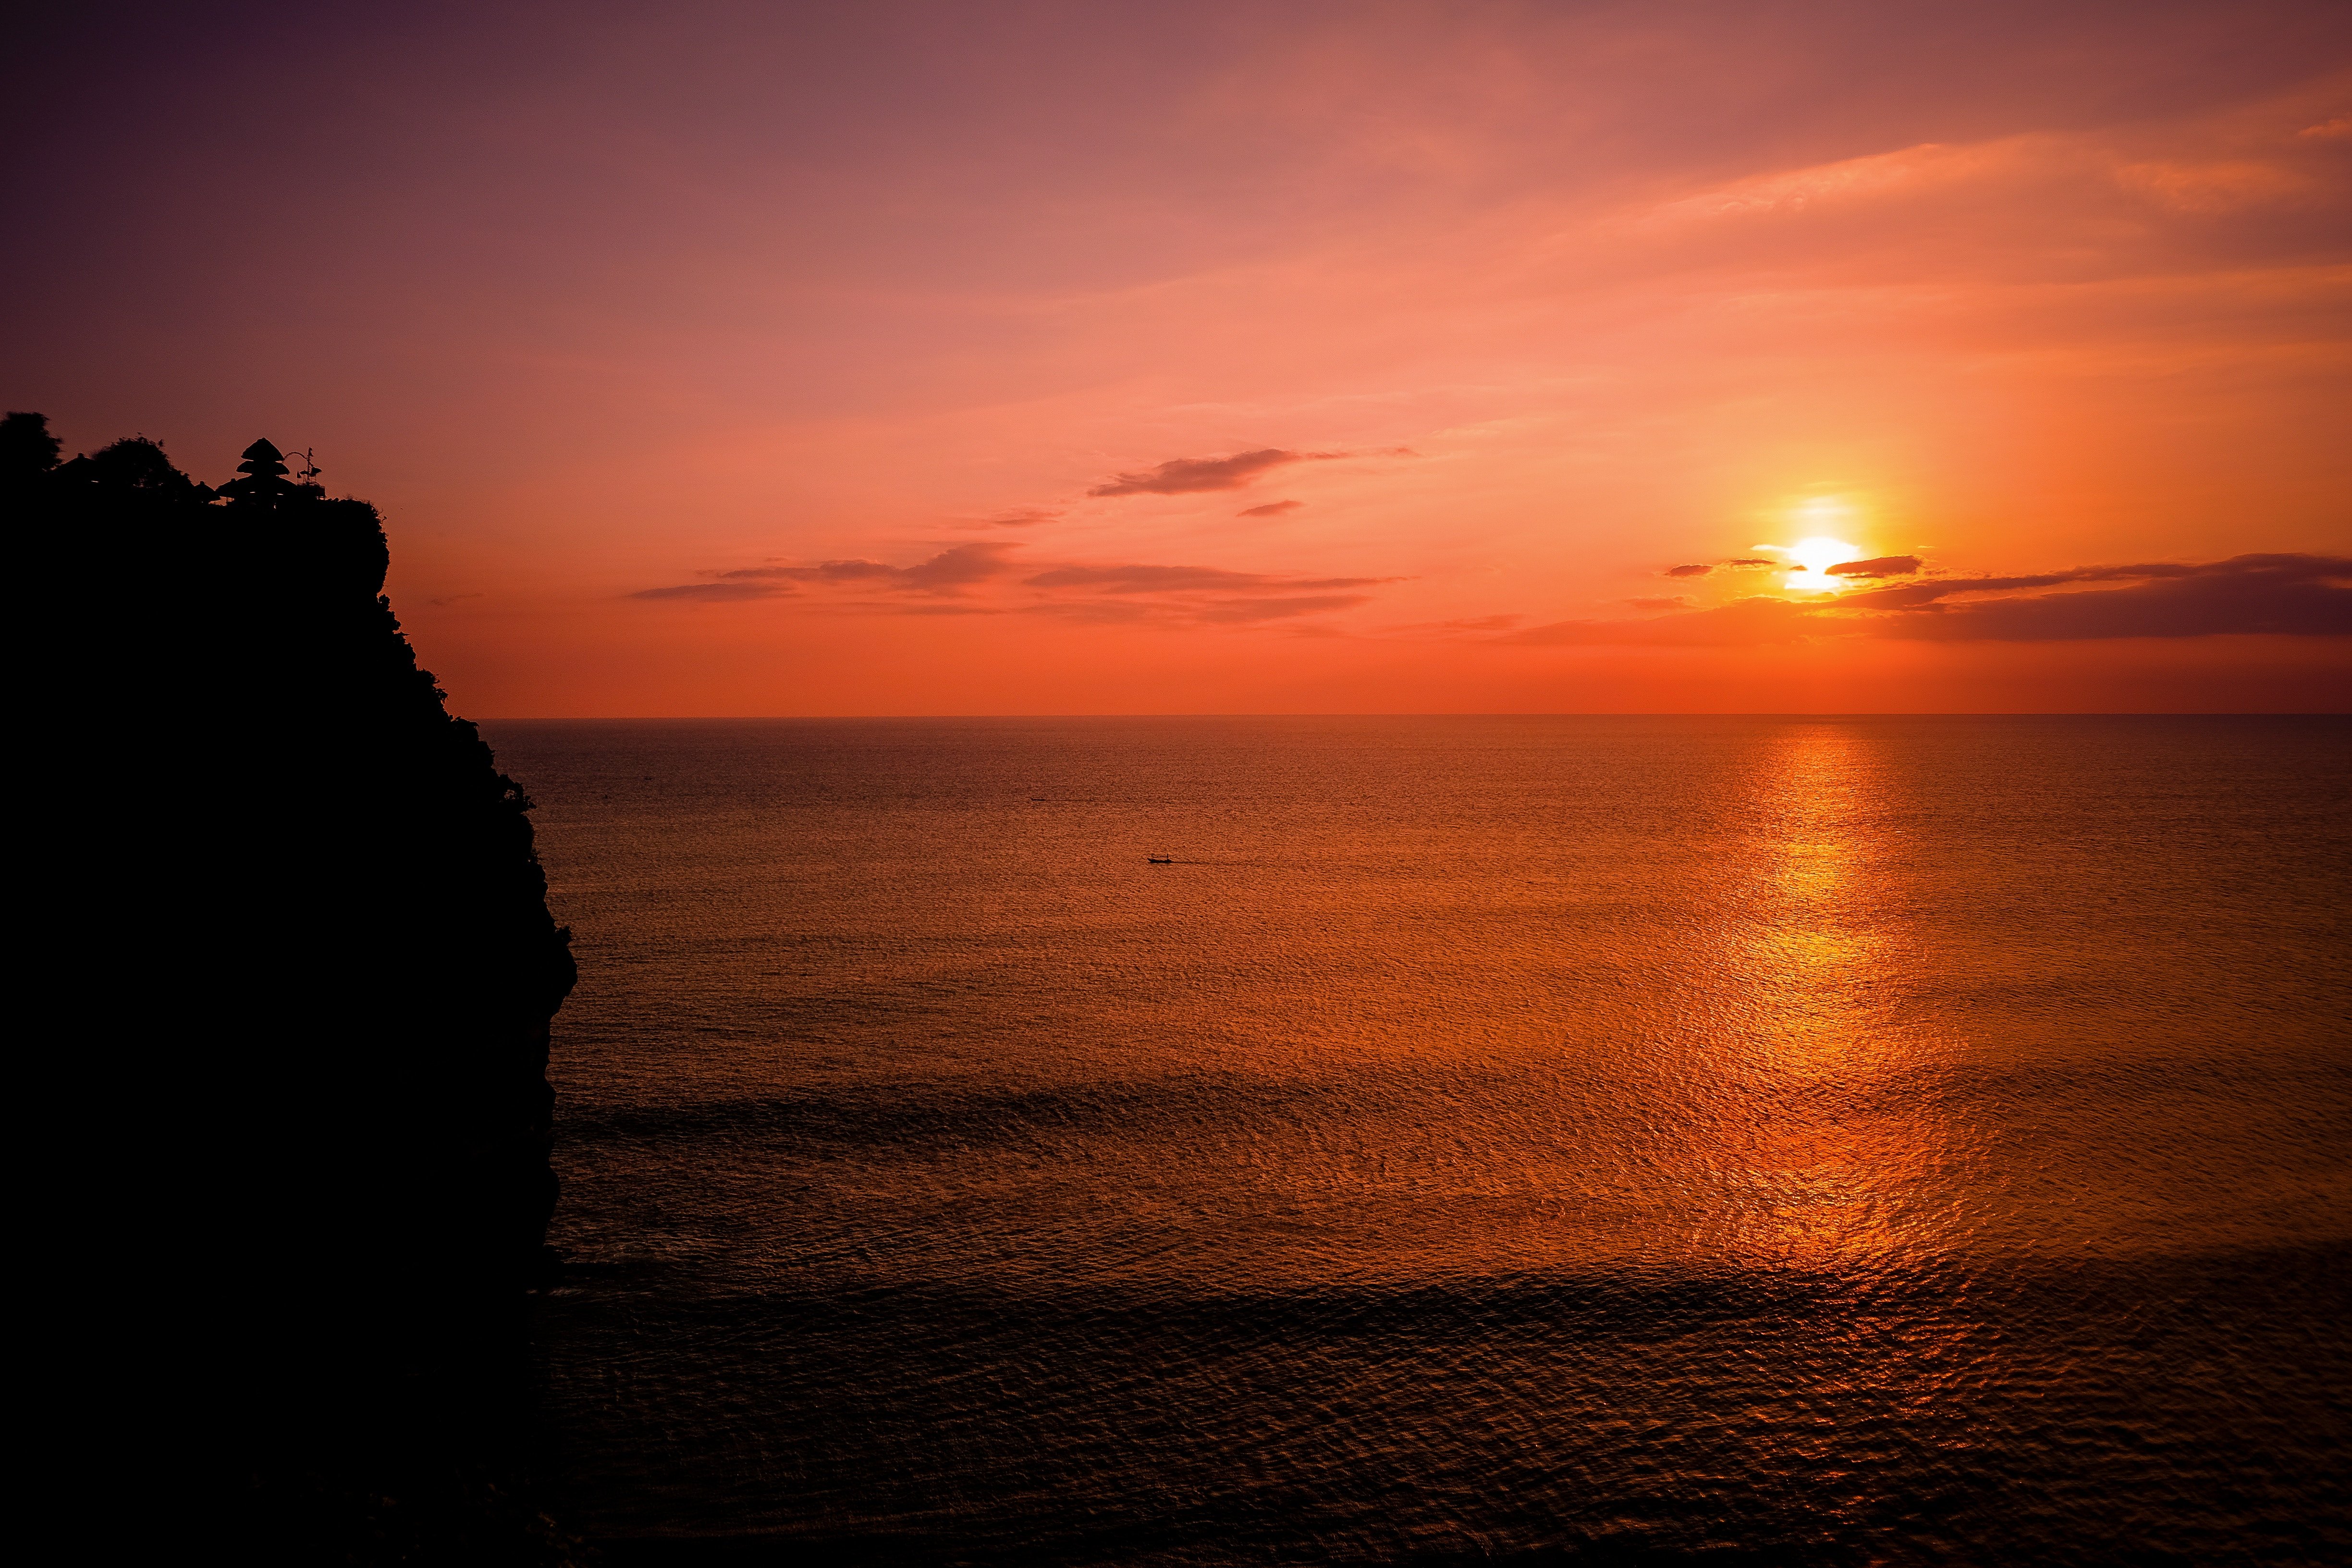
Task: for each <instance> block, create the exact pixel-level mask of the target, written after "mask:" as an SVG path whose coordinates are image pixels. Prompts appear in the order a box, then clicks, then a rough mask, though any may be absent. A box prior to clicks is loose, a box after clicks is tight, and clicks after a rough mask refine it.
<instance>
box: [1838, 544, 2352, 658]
mask: <svg viewBox="0 0 2352 1568" xmlns="http://www.w3.org/2000/svg"><path fill="white" fill-rule="evenodd" d="M2051 576H2054V577H2056V579H2057V580H2058V581H2059V582H2061V583H2076V582H2111V581H2116V580H2119V579H2125V578H2134V577H2136V578H2138V579H2140V580H2139V581H2137V583H2134V584H2132V585H2131V586H2129V587H2124V588H2110V589H2103V590H2093V591H2090V592H2082V591H2074V592H2067V593H2057V594H2037V595H2025V596H2003V597H1997V598H1973V597H1971V598H1969V599H1968V600H1967V601H1965V602H1963V603H1960V604H1948V603H1946V602H1945V601H1947V600H1948V599H1949V598H1951V597H1953V596H1955V595H1981V594H1986V593H1989V592H1997V591H1998V590H1995V589H1993V588H1991V587H1990V586H1989V584H2000V583H2013V584H2020V585H2022V586H2043V585H2045V579H2046V578H2047V577H2051ZM2346 584H2352V559H2347V558H2346V557H2343V556H2327V555H2284V554H2279V555H2235V556H2232V557H2231V558H2230V559H2229V560H2227V561H2216V562H2212V563H2208V564H2204V565H2194V566H2181V565H2178V564H2174V563H2159V564H2157V565H2153V566H2132V567H2117V566H2094V567H2083V568H2078V569H2077V570H2076V571H2074V572H2072V573H2061V574H2043V577H2042V578H2010V579H2001V578H1990V579H1987V578H1973V579H1971V578H1963V579H1960V580H1958V581H1957V582H1955V581H1952V580H1949V579H1946V580H1942V581H1938V582H1935V583H1922V584H1906V585H1904V586H1903V587H1900V588H1894V589H1880V590H1877V591H1876V592H1874V593H1868V594H1863V595H1855V596H1854V598H1853V599H1851V600H1846V601H1841V602H1840V604H1839V605H1838V606H1837V607H1838V608H1839V609H1841V610H1845V609H1848V608H1849V607H1851V608H1852V609H1853V610H1857V611H1863V612H1868V611H1872V610H1876V609H1880V608H1882V607H1891V609H1892V611H1893V613H1892V614H1888V615H1885V616H1881V617H1877V618H1876V620H1875V625H1874V626H1872V627H1871V631H1872V634H1873V635H1876V636H1879V637H1904V638H1921V639H1927V640H1933V641H1939V642H1958V641H1969V642H1978V641H1995V642H2074V641H2083V640H2088V639H2093V638H2106V637H2227V636H2249V635H2251V636H2273V637H2352V586H2347V585H2346ZM1885 595H1907V596H1906V597H1905V598H1903V599H1902V600H1900V601H1896V602H1895V603H1893V604H1892V605H1891V606H1889V605H1888V603H1887V600H1886V598H1885Z"/></svg>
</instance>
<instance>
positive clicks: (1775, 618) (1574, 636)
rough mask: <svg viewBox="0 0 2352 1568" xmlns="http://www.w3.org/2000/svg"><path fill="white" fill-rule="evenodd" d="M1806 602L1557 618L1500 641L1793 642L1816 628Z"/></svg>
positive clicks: (1759, 602) (1721, 644) (1771, 601)
mask: <svg viewBox="0 0 2352 1568" xmlns="http://www.w3.org/2000/svg"><path fill="white" fill-rule="evenodd" d="M1804 613H1805V606H1803V605H1796V604H1792V603H1790V602H1789V601H1788V600H1786V599H1741V600H1738V602H1736V603H1733V604H1729V605H1723V606H1722V607H1721V608H1719V609H1713V610H1693V611H1691V612H1690V613H1688V614H1687V615H1680V616H1658V617H1657V618H1656V619H1654V620H1645V621H1555V622H1553V623H1552V624H1551V625H1549V626H1529V627H1528V629H1527V630H1525V631H1523V632H1513V633H1512V634H1510V635H1509V636H1508V637H1497V638H1496V639H1495V640H1496V641H1497V642H1501V643H1507V644H1510V645H1513V646H1515V647H1571V646H1573V647H1591V646H1596V645H1601V644H1608V643H1619V644H1630V645H1632V646H1634V647H1752V646H1754V645H1756V644H1759V643H1775V642H1793V641H1795V640H1796V639H1797V638H1799V637H1803V636H1805V635H1806V634H1807V632H1808V631H1809V630H1810V629H1811V628H1809V627H1808V626H1806V625H1805V624H1804V619H1803V617H1804Z"/></svg>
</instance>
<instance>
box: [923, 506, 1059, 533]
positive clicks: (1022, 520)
mask: <svg viewBox="0 0 2352 1568" xmlns="http://www.w3.org/2000/svg"><path fill="white" fill-rule="evenodd" d="M1061 515H1062V514H1061V513H1060V512H1058V511H1048V510H1045V508H1043V507H1034V506H1031V507H1013V508H1011V509H1009V510H1004V511H999V512H992V513H990V514H989V515H988V516H986V517H968V518H964V519H962V520H961V521H957V522H951V523H950V524H948V526H949V527H950V528H972V529H977V528H1034V527H1036V526H1037V525H1038V524H1039V523H1041V522H1052V521H1055V519H1056V518H1058V517H1060V516H1061Z"/></svg>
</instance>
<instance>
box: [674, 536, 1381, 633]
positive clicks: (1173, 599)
mask: <svg viewBox="0 0 2352 1568" xmlns="http://www.w3.org/2000/svg"><path fill="white" fill-rule="evenodd" d="M1019 548H1021V547H1020V546H1019V545H1015V544H959V545H955V546H953V547H951V548H950V549H947V550H943V551H940V552H939V553H938V554H936V555H934V556H932V557H930V558H929V560H927V561H922V562H919V563H916V564H915V565H912V566H892V565H889V564H887V563H883V562H879V561H825V562H820V563H816V564H814V565H806V566H801V565H768V566H742V567H736V568H734V569H731V570H728V571H718V572H712V573H709V574H708V575H709V577H710V578H711V579H712V581H710V582H708V583H688V584H680V585H678V586H675V587H663V588H646V589H641V590H639V591H638V592H636V593H635V594H633V595H629V596H630V597H631V598H635V599H655V600H661V599H672V600H684V601H687V602H689V603H694V602H700V603H726V602H730V601H736V600H751V599H771V598H781V597H784V596H787V595H791V596H795V597H797V598H799V599H800V600H801V602H802V603H803V604H804V605H807V606H808V607H809V608H812V609H815V608H820V607H821V608H823V609H824V610H826V611H828V612H833V613H849V612H856V613H865V614H888V615H923V616H940V615H1006V614H1013V613H1023V614H1033V615H1044V616H1058V617H1061V618H1063V619H1067V620H1076V621H1085V622H1092V623H1098V624H1129V623H1139V622H1146V623H1159V624H1162V625H1191V626H1255V625H1257V624H1260V623H1263V622H1268V621H1287V620H1297V619H1299V618H1301V617H1305V616H1318V615H1324V614H1328V613H1330V612H1334V611H1339V610H1347V609H1352V608H1354V607H1356V606H1357V605H1362V604H1365V603H1368V602H1369V601H1370V595H1368V594H1364V593H1361V592H1353V591H1351V590H1361V589H1366V588H1373V587H1378V586H1381V585H1382V584H1389V583H1396V582H1402V581H1403V579H1402V578H1397V577H1308V576H1302V575H1297V574H1283V573H1266V572H1236V571H1233V570H1230V569H1228V568H1225V567H1222V566H1181V565H1162V564H1157V563H1136V562H1128V563H1108V564H1106V563H1065V564H1062V565H1055V566H1047V567H1045V570H1043V571H1038V572H1033V573H1031V574H1028V575H1026V576H1024V577H1022V578H1021V579H1020V580H1019V583H1018V584H1017V586H1018V587H1019V588H1024V589H1027V590H1030V591H1031V593H1032V595H1034V597H1033V598H1032V599H1031V600H1030V601H1029V602H1027V603H1020V602H1017V596H1016V595H1013V594H1011V593H1010V592H1008V590H1010V589H1012V588H1013V587H1014V586H1015V585H1014V584H1011V583H1007V582H1004V581H1003V580H1004V579H1006V578H1009V577H1010V576H1011V574H1012V573H1013V564H1012V563H1011V561H1010V559H1009V557H1010V555H1011V553H1012V552H1013V551H1015V550H1018V549H1019ZM992 585H994V586H995V588H996V591H995V592H994V593H992V594H982V595H979V596H978V598H977V599H976V600H975V598H974V597H973V595H974V593H975V591H976V590H981V589H983V588H989V587H991V586H992ZM804 589H815V590H820V591H821V590H825V589H839V590H848V591H850V594H851V595H852V596H844V595H840V594H823V595H821V596H816V597H812V596H809V595H806V594H804V593H803V590H804ZM877 590H878V591H880V592H882V593H884V594H888V595H903V596H902V597H896V598H887V599H879V600H877V599H874V598H870V597H863V596H855V595H871V594H873V593H875V592H876V591H877Z"/></svg>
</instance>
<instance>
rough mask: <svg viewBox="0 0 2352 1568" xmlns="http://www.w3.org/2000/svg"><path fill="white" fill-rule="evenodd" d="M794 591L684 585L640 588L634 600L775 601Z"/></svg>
mask: <svg viewBox="0 0 2352 1568" xmlns="http://www.w3.org/2000/svg"><path fill="white" fill-rule="evenodd" d="M792 591H793V590H792V588H791V586H790V585H789V584H782V583H682V584H678V585H677V587H675V588H640V589H638V590H637V591H636V592H635V593H634V594H631V595H628V596H629V597H630V598H632V599H697V600H701V601H704V602H706V603H708V602H712V601H722V602H723V601H726V600H731V599H774V598H781V597H782V595H786V594H789V593H791V592H792Z"/></svg>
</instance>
